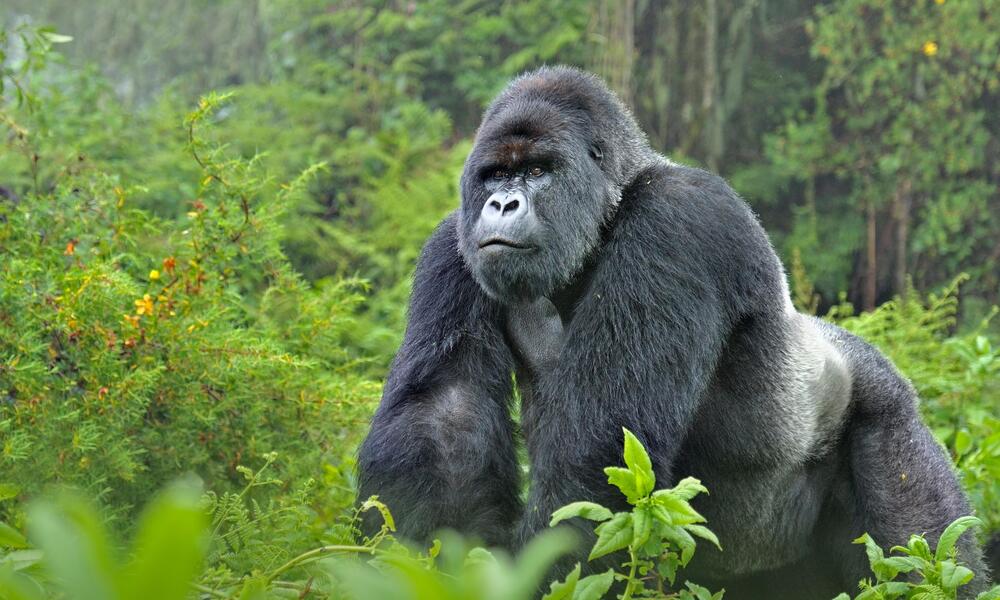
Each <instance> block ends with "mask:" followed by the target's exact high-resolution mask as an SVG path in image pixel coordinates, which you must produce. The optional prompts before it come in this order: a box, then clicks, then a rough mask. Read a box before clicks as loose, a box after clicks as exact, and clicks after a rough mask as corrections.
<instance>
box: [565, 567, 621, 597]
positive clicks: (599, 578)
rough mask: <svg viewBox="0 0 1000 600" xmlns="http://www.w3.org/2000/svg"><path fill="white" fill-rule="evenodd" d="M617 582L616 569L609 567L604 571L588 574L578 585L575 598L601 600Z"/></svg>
mask: <svg viewBox="0 0 1000 600" xmlns="http://www.w3.org/2000/svg"><path fill="white" fill-rule="evenodd" d="M614 582H615V570H614V569H608V570H607V571H605V572H603V573H597V574H595V575H588V576H586V577H584V578H583V579H581V580H580V583H578V584H577V585H576V592H574V594H573V600H600V598H603V597H604V594H607V593H608V590H610V589H611V584H613V583H614Z"/></svg>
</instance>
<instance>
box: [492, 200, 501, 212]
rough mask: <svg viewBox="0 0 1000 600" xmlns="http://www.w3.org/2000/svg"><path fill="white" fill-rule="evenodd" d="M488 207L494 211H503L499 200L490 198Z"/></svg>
mask: <svg viewBox="0 0 1000 600" xmlns="http://www.w3.org/2000/svg"><path fill="white" fill-rule="evenodd" d="M489 207H490V208H492V209H493V210H495V211H500V212H501V214H502V213H503V206H502V205H501V204H500V201H499V200H490V201H489Z"/></svg>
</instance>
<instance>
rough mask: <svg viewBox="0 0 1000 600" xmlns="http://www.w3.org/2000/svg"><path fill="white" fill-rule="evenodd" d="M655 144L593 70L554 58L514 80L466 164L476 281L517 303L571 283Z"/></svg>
mask: <svg viewBox="0 0 1000 600" xmlns="http://www.w3.org/2000/svg"><path fill="white" fill-rule="evenodd" d="M650 152H651V151H650V150H649V149H648V146H647V144H646V143H645V139H644V137H643V135H642V133H641V132H640V130H639V128H638V126H637V125H636V123H635V121H634V120H633V118H632V116H631V115H630V114H629V112H628V110H627V109H626V108H625V107H624V106H623V105H622V104H621V102H619V100H618V99H617V98H616V97H615V96H614V94H612V93H611V92H610V91H609V90H608V89H607V88H606V87H605V86H604V84H603V83H602V82H601V81H600V80H598V79H597V78H596V77H594V76H592V75H588V74H586V73H583V72H581V71H577V70H575V69H570V68H566V67H558V68H543V69H540V70H538V71H535V72H533V73H529V74H527V75H524V76H522V77H520V78H518V79H516V80H514V81H513V82H512V83H511V84H510V85H509V86H508V87H507V89H506V90H505V91H504V92H503V93H502V94H501V95H500V96H499V97H498V98H497V99H496V100H495V101H494V102H493V104H492V105H491V106H490V107H489V109H487V111H486V114H485V115H484V117H483V123H482V126H481V127H480V128H479V132H478V133H477V135H476V142H475V147H474V148H473V149H472V152H471V153H470V154H469V157H468V159H467V160H466V162H465V170H464V171H463V173H462V207H461V214H460V219H461V223H460V226H459V247H460V249H461V252H462V256H463V257H464V259H465V262H466V264H468V266H469V269H470V270H471V271H472V273H473V276H474V277H475V278H476V281H477V282H478V283H479V285H480V286H482V288H483V289H484V290H485V291H486V292H487V293H488V294H490V295H491V296H493V297H494V298H496V299H498V300H500V301H501V302H504V303H507V304H514V303H518V302H523V301H527V300H532V299H535V298H538V297H540V296H545V295H549V294H551V293H552V292H553V291H554V290H556V289H558V288H560V287H562V286H563V285H565V284H566V283H568V282H569V281H570V280H571V279H572V277H573V276H574V275H575V274H576V273H577V272H578V271H579V270H580V268H581V266H582V265H583V263H584V261H585V260H586V258H587V256H588V254H589V253H590V252H591V251H592V250H593V249H594V248H595V247H596V246H597V245H598V242H599V241H600V237H601V229H602V226H603V225H604V224H605V223H607V222H608V221H609V219H610V218H611V217H612V215H613V214H614V210H615V207H616V206H617V204H618V201H619V199H620V197H621V190H622V188H623V187H624V186H625V184H626V183H627V182H628V181H629V179H630V178H631V176H632V175H633V174H634V173H635V172H637V171H638V169H640V168H642V166H643V163H644V162H645V161H644V160H643V159H644V158H645V157H646V155H648V154H649V153H650Z"/></svg>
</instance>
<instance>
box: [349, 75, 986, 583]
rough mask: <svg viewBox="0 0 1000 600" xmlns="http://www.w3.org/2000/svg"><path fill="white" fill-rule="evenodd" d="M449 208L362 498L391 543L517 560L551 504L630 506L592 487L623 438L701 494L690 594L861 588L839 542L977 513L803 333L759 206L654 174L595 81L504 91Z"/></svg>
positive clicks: (864, 366) (967, 552) (924, 451)
mask: <svg viewBox="0 0 1000 600" xmlns="http://www.w3.org/2000/svg"><path fill="white" fill-rule="evenodd" d="M461 189H462V202H461V207H460V208H459V209H458V210H457V211H456V212H454V213H452V214H451V215H449V216H448V217H446V218H445V219H444V221H443V222H442V223H441V224H440V225H439V226H438V228H437V230H436V231H435V232H434V234H433V235H432V236H431V238H430V240H428V242H427V244H426V246H425V247H424V250H423V253H422V255H421V258H420V261H419V263H418V266H417V271H416V276H415V280H414V283H413V293H412V297H411V300H410V308H409V324H408V326H407V329H406V335H405V338H404V340H403V344H402V346H401V347H400V349H399V352H398V354H397V355H396V357H395V360H394V361H393V364H392V369H391V372H390V374H389V378H388V381H387V382H386V385H385V391H384V394H383V397H382V403H381V406H380V407H379V409H378V411H377V413H376V414H375V417H374V419H373V422H372V428H371V432H370V434H369V435H368V438H367V439H366V440H365V442H364V444H363V445H362V447H361V450H360V455H359V472H360V497H361V498H365V497H367V496H368V495H370V494H378V495H379V496H380V498H381V499H382V500H383V501H384V502H385V503H386V504H387V505H388V506H389V508H390V509H391V510H392V511H393V513H394V514H395V516H396V520H397V524H398V527H399V533H400V534H401V535H403V536H404V537H407V538H410V539H414V540H421V541H423V540H427V539H429V538H430V536H431V535H432V533H433V532H434V531H435V530H437V529H439V528H443V527H450V528H454V529H457V530H459V531H462V532H465V533H468V534H473V535H476V536H479V537H480V538H481V539H483V540H484V541H485V542H487V543H489V544H494V545H503V546H508V547H511V546H513V547H516V546H517V545H518V544H520V543H521V542H523V541H524V540H525V539H526V538H528V537H530V536H531V535H532V534H534V533H536V532H538V531H539V530H541V529H543V528H545V527H546V526H547V523H548V521H549V518H550V516H551V514H552V512H553V510H555V509H556V508H558V507H560V506H562V505H563V504H567V503H569V502H572V501H576V500H587V499H589V500H595V501H598V502H601V503H603V504H605V505H607V506H620V504H621V502H622V500H621V499H620V494H619V493H618V492H617V490H616V489H614V488H612V487H611V486H610V485H609V484H608V483H607V481H606V480H605V478H604V474H603V471H602V468H603V467H605V466H608V465H614V464H620V463H621V431H622V427H623V426H624V427H627V428H629V429H630V430H632V431H633V432H635V434H636V435H637V436H638V437H639V439H640V440H641V441H642V442H643V444H645V446H646V448H647V449H648V451H649V454H650V456H651V457H652V460H653V465H654V468H655V469H656V475H657V480H658V481H659V482H661V483H663V484H664V485H663V487H666V485H665V484H666V483H668V482H669V483H670V484H671V485H672V484H673V483H675V482H676V481H677V480H678V479H679V478H681V477H683V476H687V475H693V476H695V477H698V478H699V479H701V480H702V482H703V483H704V484H705V485H706V486H707V487H708V489H709V491H710V493H711V495H710V496H705V497H699V498H698V499H697V500H696V503H695V506H696V508H698V509H699V510H700V511H701V512H702V513H703V514H704V515H705V516H706V517H707V518H708V525H709V527H710V528H711V529H712V530H713V531H715V532H716V533H717V534H718V537H719V539H720V540H721V543H722V547H723V549H724V551H723V552H719V551H717V550H715V549H713V548H710V547H709V546H708V545H707V544H703V545H702V546H700V547H699V550H698V553H697V554H696V556H695V559H694V561H692V563H691V565H690V566H689V568H688V569H687V570H686V571H685V576H686V577H688V578H689V579H690V580H692V581H696V582H698V583H701V584H703V585H710V586H714V587H725V588H726V589H727V594H726V598H727V599H728V598H737V599H738V598H764V597H766V598H807V599H808V598H826V599H828V598H830V597H832V596H834V595H836V593H838V592H840V591H851V590H854V589H856V585H857V581H858V580H859V579H861V578H863V577H865V576H870V572H869V570H868V567H867V561H866V558H865V554H864V550H863V548H861V547H859V546H857V545H852V544H851V540H852V539H853V538H855V537H857V536H858V535H860V534H861V533H863V532H866V531H867V532H869V533H871V535H872V536H873V537H874V538H875V539H876V540H878V541H879V542H880V543H882V544H885V545H886V546H887V547H888V546H889V545H893V544H900V543H904V542H905V541H906V539H907V537H908V536H909V534H911V533H921V532H926V533H928V534H929V536H930V537H931V538H932V539H936V537H937V535H939V534H940V532H941V531H942V529H943V528H944V527H945V526H946V525H947V524H948V523H949V522H950V521H952V520H954V519H955V518H957V517H959V516H961V515H965V514H968V513H969V511H970V509H969V506H968V504H967V502H966V499H965V498H964V496H963V493H962V491H961V490H960V488H959V486H958V484H957V482H956V479H955V476H954V474H953V472H952V468H951V466H950V463H949V461H948V458H947V457H946V456H945V454H944V453H943V452H942V450H941V448H940V447H939V446H938V445H937V444H936V443H935V441H934V439H933V438H932V437H931V434H930V433H929V431H928V430H927V428H926V426H925V425H923V423H922V422H921V420H920V417H919V416H918V413H917V407H916V401H917V400H916V396H915V393H914V391H913V388H912V387H911V386H910V385H909V384H908V383H907V382H906V380H904V379H903V378H902V377H901V376H900V375H899V373H898V372H897V371H896V370H895V369H894V367H893V366H892V364H890V362H889V361H888V360H887V359H886V358H885V357H883V356H882V355H881V354H880V353H879V352H878V351H876V350H875V349H874V348H872V347H871V346H869V345H868V344H866V343H865V342H863V341H861V340H860V339H858V338H856V337H854V336H852V335H851V334H849V333H847V332H846V331H844V330H842V329H839V328H837V327H835V326H833V325H830V324H828V323H824V322H822V321H820V320H818V319H815V318H813V317H809V316H805V315H802V314H799V313H797V312H796V311H795V310H794V308H793V307H792V305H791V302H790V300H789V293H788V288H787V284H786V281H785V273H784V270H783V268H782V265H781V263H780V262H779V260H778V257H777V255H776V254H775V252H774V250H773V249H772V247H771V244H770V242H769V241H768V238H767V235H766V234H765V233H764V230H763V229H762V228H761V226H760V224H759V223H758V222H757V219H756V218H755V217H754V215H753V213H752V212H751V211H750V209H749V208H748V207H747V205H746V204H745V203H744V202H743V201H742V200H741V199H740V198H739V197H738V196H737V195H736V194H735V193H734V192H733V191H732V190H731V189H730V188H729V187H728V186H727V185H726V183H725V182H724V181H723V180H722V179H721V178H719V177H717V176H715V175H712V174H710V173H707V172H705V171H701V170H698V169H694V168H689V167H684V166H681V165H678V164H675V163H672V162H670V161H669V160H667V159H665V158H663V157H662V156H660V155H658V154H656V153H655V152H654V151H653V150H652V149H651V148H650V147H649V145H648V143H647V142H646V140H645V137H644V135H643V133H642V132H641V131H640V130H639V128H638V126H637V125H636V123H635V121H634V120H633V118H632V116H631V114H630V113H629V111H628V110H627V109H626V108H625V107H624V106H623V105H622V103H621V102H620V101H619V100H618V99H617V98H616V97H615V96H614V95H613V94H612V93H611V92H610V91H609V90H608V89H607V88H606V87H605V86H604V84H603V83H601V82H600V81H599V80H598V79H597V78H596V77H594V76H591V75H589V74H586V73H583V72H581V71H578V70H575V69H571V68H566V67H556V68H542V69H540V70H538V71H535V72H533V73H529V74H527V75H524V76H521V77H520V78H518V79H516V80H514V81H513V82H512V83H511V84H510V85H509V86H508V87H507V89H506V90H504V91H503V92H502V93H501V94H500V96H499V97H498V98H497V99H496V100H495V101H494V102H493V104H492V105H491V106H490V107H489V108H488V109H487V110H486V113H485V115H484V117H483V122H482V124H481V126H480V128H479V131H478V132H477V134H476V140H475V146H474V147H473V149H472V151H471V152H470V154H469V157H468V159H467V161H466V163H465V169H464V172H463V173H462V179H461ZM512 375H516V377H513V376H512ZM515 382H516V383H515ZM515 385H516V386H517V388H518V390H519V391H520V396H521V420H520V429H519V428H518V426H517V425H515V423H514V421H513V420H512V418H511V403H512V400H513V396H514V389H513V388H514V386H515ZM519 436H523V439H524V442H525V444H526V447H527V452H528V456H529V458H530V488H529V490H530V491H529V494H528V499H527V506H522V502H521V500H520V494H519V489H520V487H521V483H520V469H519V466H518V460H517V452H516V447H517V444H518V441H517V438H518V437H519ZM578 520H579V519H577V521H578ZM589 525H590V524H589V523H578V524H577V525H576V526H577V527H579V528H580V529H581V530H588V529H589ZM959 548H960V557H961V558H962V559H963V560H964V561H965V562H966V563H968V564H969V565H970V566H971V568H972V569H973V570H974V571H975V572H976V573H977V577H976V578H975V579H974V582H973V584H970V585H969V586H967V587H966V588H963V589H966V590H971V589H975V590H981V589H983V587H984V586H985V585H986V583H987V581H986V579H987V575H986V573H985V567H984V566H983V560H982V556H981V553H980V550H979V549H978V548H977V547H976V545H975V541H974V538H973V536H972V534H971V533H966V535H965V536H964V539H963V540H962V541H961V543H960V545H959Z"/></svg>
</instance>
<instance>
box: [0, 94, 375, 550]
mask: <svg viewBox="0 0 1000 600" xmlns="http://www.w3.org/2000/svg"><path fill="white" fill-rule="evenodd" d="M225 100H226V97H224V96H215V95H210V96H208V97H206V98H205V99H204V100H203V101H202V102H201V103H200V104H199V106H198V107H197V109H196V110H195V111H193V112H192V113H191V114H190V115H188V117H187V119H186V121H185V127H184V129H183V130H182V131H184V132H185V134H186V143H185V146H186V152H187V156H188V160H189V161H190V162H191V163H192V164H193V165H195V168H194V172H195V173H196V175H195V177H194V178H193V179H194V181H193V182H191V189H192V190H193V194H192V196H191V197H190V199H189V200H188V201H187V207H186V208H187V209H188V210H187V212H186V214H185V215H184V216H183V217H181V218H180V219H178V220H176V221H174V220H164V219H160V218H157V217H155V216H153V215H152V214H150V212H149V211H146V210H143V209H141V208H140V207H138V206H136V205H135V202H134V200H133V198H134V197H135V195H137V194H141V193H142V190H141V189H140V188H138V187H136V186H134V185H126V184H125V183H123V182H122V181H121V179H120V178H118V177H116V176H114V175H109V174H107V173H106V172H104V171H103V170H102V169H100V168H99V166H98V165H97V164H94V163H92V162H91V161H90V160H88V159H87V158H86V157H85V156H82V155H81V156H79V157H77V158H76V159H74V161H73V162H72V164H71V165H69V166H67V167H62V168H60V169H59V170H55V169H53V170H52V171H51V172H49V174H47V175H46V174H44V173H45V172H48V171H45V172H43V170H42V166H43V165H45V164H46V162H45V161H44V160H42V159H40V158H39V156H41V155H42V154H41V153H40V152H39V151H38V150H37V149H35V147H34V145H33V144H34V142H35V140H36V139H41V140H43V141H44V143H45V144H49V143H51V136H53V135H56V134H57V133H58V128H56V129H53V128H48V127H47V126H46V123H45V122H44V121H42V120H39V119H37V118H36V119H34V120H33V121H32V122H33V126H32V129H30V130H29V129H26V128H23V127H20V126H18V125H17V124H16V123H15V122H14V121H13V120H12V119H10V118H5V122H7V123H8V125H9V128H10V131H11V132H12V133H13V134H14V139H13V143H14V144H16V145H17V146H18V147H20V148H23V149H24V153H23V156H24V157H25V162H26V170H27V172H29V173H35V174H36V175H37V178H36V180H37V182H38V183H37V185H33V186H32V189H33V191H29V193H28V194H27V195H26V196H25V197H24V198H22V199H20V200H19V201H14V202H10V201H6V199H4V200H0V247H2V248H3V253H4V260H3V261H2V262H0V465H2V471H3V474H4V475H3V478H4V481H5V482H6V483H9V484H13V485H14V486H16V488H17V489H18V494H19V496H20V497H30V496H33V495H34V494H36V493H38V492H39V491H40V489H41V487H42V486H43V485H44V484H46V483H50V482H60V483H67V484H73V485H75V486H77V487H79V488H82V489H85V490H87V491H88V493H89V494H90V495H92V496H94V497H97V498H99V499H100V501H101V503H102V504H103V505H104V506H105V507H107V508H108V509H109V510H110V512H111V515H112V517H113V518H115V519H121V517H127V516H130V515H131V514H132V512H133V511H134V507H137V506H140V505H142V504H143V502H144V499H145V498H148V497H149V496H150V495H151V494H152V493H153V492H154V490H156V489H157V488H158V487H160V486H161V485H162V482H164V481H168V480H171V479H173V478H174V477H175V476H176V475H177V474H179V473H183V472H187V471H193V472H195V473H197V474H198V475H199V476H200V477H201V478H202V479H203V480H204V481H205V482H206V484H207V485H208V486H209V487H210V488H211V489H215V490H218V491H219V493H223V494H224V493H225V492H226V491H227V490H229V489H231V488H232V487H233V486H236V485H239V481H240V480H241V479H242V477H241V476H240V474H239V472H238V471H237V468H236V467H237V466H238V465H240V464H244V463H251V464H252V463H257V462H259V461H261V460H263V459H265V457H266V456H268V455H269V454H268V453H270V452H272V451H277V452H279V453H281V455H283V456H294V457H296V461H295V462H282V463H280V467H277V468H280V473H281V474H282V476H283V477H284V478H285V479H287V480H290V481H299V482H303V485H304V482H306V481H308V480H309V479H310V478H315V479H316V480H317V481H319V482H320V485H319V486H316V489H314V490H313V491H312V492H311V493H310V494H308V496H309V498H308V500H309V502H313V501H315V500H316V499H318V498H319V497H321V496H322V497H324V498H325V502H324V507H323V510H322V512H324V513H326V514H324V515H323V519H322V520H323V522H326V523H327V524H332V523H333V522H334V521H335V520H336V518H337V517H338V516H339V512H338V511H339V510H342V509H343V508H344V507H346V506H347V505H349V504H350V502H351V500H352V496H353V492H352V490H351V489H350V484H349V473H350V470H351V469H350V465H351V464H352V461H353V447H354V444H356V440H357V439H358V437H359V436H360V433H361V428H360V426H359V425H360V424H361V423H364V422H365V420H366V418H367V415H368V413H369V410H370V406H371V403H372V401H373V400H374V398H375V397H376V396H377V392H378V386H377V385H376V384H375V383H373V382H371V381H369V380H368V379H366V378H365V377H363V376H361V375H359V374H358V372H357V371H356V370H355V369H353V368H352V367H353V365H354V359H353V358H352V357H351V356H349V355H348V353H346V352H345V351H344V350H343V346H344V344H343V342H342V340H343V339H344V338H345V337H346V336H347V331H348V325H349V322H350V320H351V318H352V313H353V311H354V310H355V307H356V306H357V304H358V303H359V302H360V300H361V295H360V293H359V292H360V290H361V286H360V284H359V283H358V282H355V281H351V280H343V281H339V282H321V283H319V284H315V285H313V284H309V283H306V282H305V281H304V280H303V279H302V278H301V277H300V276H298V275H297V274H296V273H295V272H294V270H293V269H292V268H291V267H290V265H289V262H288V260H287V259H286V258H285V255H284V251H283V249H282V247H281V233H280V232H281V229H280V222H281V220H282V218H283V215H284V211H285V210H286V208H287V206H289V205H294V204H295V203H296V202H297V201H298V200H297V199H298V198H299V197H300V196H301V194H302V193H303V191H304V190H305V188H306V187H307V186H308V184H309V182H310V181H311V180H312V177H313V175H314V174H315V172H316V171H317V169H310V170H307V171H306V172H305V173H304V174H303V175H302V176H301V177H299V178H297V179H295V180H294V181H292V182H291V183H289V184H287V185H280V186H279V185H274V186H270V187H269V185H268V181H267V179H266V176H264V175H263V174H262V173H261V171H260V167H259V164H258V163H259V161H256V160H254V159H243V158H240V157H238V156H232V155H230V154H227V153H226V151H225V149H224V148H223V147H221V146H219V145H217V144H214V143H212V142H210V141H208V139H207V138H206V137H203V136H202V133H201V132H202V129H203V128H204V127H209V126H210V121H211V120H212V119H213V118H214V115H216V114H218V110H219V109H220V107H222V104H223V103H224V102H225ZM4 114H7V113H4ZM32 114H34V115H36V116H37V115H38V113H37V111H36V112H34V113H29V114H28V115H27V116H28V117H29V119H30V118H32V117H31V115H32ZM185 146H181V147H178V148H177V151H178V152H180V153H183V152H184V151H185ZM182 156H183V154H182ZM324 464H325V465H328V467H327V473H326V475H323V474H322V469H323V465H324ZM255 493H259V494H261V495H262V496H268V497H269V498H271V499H273V498H277V497H278V496H283V495H285V494H289V493H292V492H290V490H289V489H286V488H285V487H284V485H282V486H280V487H279V486H275V488H274V489H271V490H264V489H257V490H255ZM296 494H299V493H298V492H294V493H292V495H291V496H289V497H290V498H295V499H296V501H298V502H300V503H303V504H304V503H305V501H306V498H305V497H304V496H302V495H301V494H299V495H296ZM261 501H270V500H265V499H264V498H261ZM0 514H2V515H6V516H7V517H8V518H11V519H13V520H14V521H15V522H17V521H19V520H20V519H21V514H20V511H19V510H18V509H17V508H16V505H6V506H4V507H0ZM119 523H120V526H121V527H123V528H126V529H128V528H129V527H130V524H129V523H128V521H127V519H122V520H120V521H119ZM300 541H302V540H300ZM284 551H285V552H287V551H288V549H285V550H284Z"/></svg>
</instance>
